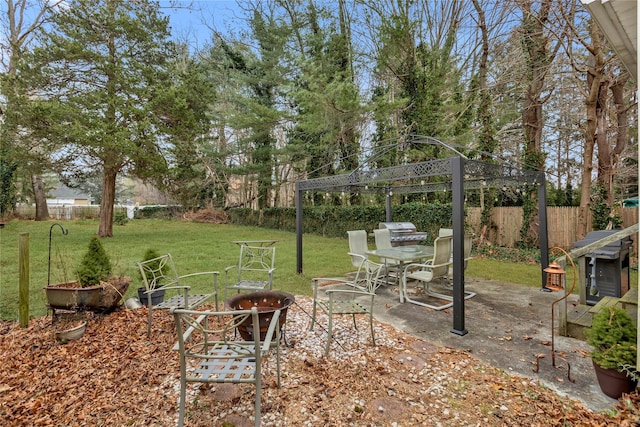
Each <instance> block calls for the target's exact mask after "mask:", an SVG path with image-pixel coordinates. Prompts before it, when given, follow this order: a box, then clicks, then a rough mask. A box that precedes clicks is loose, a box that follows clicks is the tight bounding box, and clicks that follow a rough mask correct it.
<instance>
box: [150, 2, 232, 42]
mask: <svg viewBox="0 0 640 427" xmlns="http://www.w3.org/2000/svg"><path fill="white" fill-rule="evenodd" d="M159 3H160V7H161V8H162V11H163V13H164V14H165V15H168V16H169V19H170V25H171V28H172V29H171V33H172V35H173V37H174V38H175V39H177V40H182V41H184V40H185V39H186V40H189V44H190V46H191V47H196V48H198V47H202V46H203V45H204V44H206V43H207V42H208V41H209V39H210V38H211V31H212V29H215V30H217V31H220V32H221V33H227V32H228V31H231V30H233V27H234V26H233V25H232V24H233V23H234V21H235V23H236V24H237V22H238V19H237V18H238V17H240V16H241V15H242V10H241V9H240V8H239V7H238V5H237V2H236V1H230V0H179V1H176V0H173V1H171V0H160V2H159ZM172 5H177V6H178V8H172V7H171V6H172ZM236 29H237V28H236Z"/></svg>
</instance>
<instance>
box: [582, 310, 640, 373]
mask: <svg viewBox="0 0 640 427" xmlns="http://www.w3.org/2000/svg"><path fill="white" fill-rule="evenodd" d="M585 333H586V335H587V343H589V345H591V346H592V347H593V350H592V351H591V359H593V361H594V362H595V363H596V364H597V365H599V366H601V367H603V368H605V369H616V370H618V371H622V369H623V367H624V366H629V365H631V366H635V365H636V354H637V347H636V337H637V333H638V331H637V327H636V325H635V324H634V323H633V319H631V316H630V315H629V313H627V312H626V310H623V309H621V308H619V307H615V306H613V307H605V308H603V309H602V310H601V311H600V312H599V313H597V314H596V315H595V316H593V322H592V324H591V328H590V329H587V330H586V332H585Z"/></svg>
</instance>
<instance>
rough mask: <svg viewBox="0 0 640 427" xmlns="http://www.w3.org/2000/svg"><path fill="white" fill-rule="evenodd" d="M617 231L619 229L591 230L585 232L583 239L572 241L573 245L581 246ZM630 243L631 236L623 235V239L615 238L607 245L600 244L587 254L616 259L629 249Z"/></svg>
mask: <svg viewBox="0 0 640 427" xmlns="http://www.w3.org/2000/svg"><path fill="white" fill-rule="evenodd" d="M618 231H620V230H597V231H591V232H589V233H587V235H586V236H584V239H582V240H578V241H577V242H573V246H574V247H578V248H581V247H583V246H587V245H588V244H590V243H593V242H595V241H597V240H600V239H604V238H605V237H607V236H610V235H611V234H613V233H617V232H618ZM631 243H632V242H631V238H630V237H625V238H624V239H621V240H616V241H614V242H611V243H609V244H608V245H605V246H602V247H601V248H598V249H596V250H595V251H593V252H590V253H589V255H590V256H591V257H598V258H609V259H616V258H619V257H620V256H621V255H624V254H625V253H626V252H628V251H629V247H630V246H631Z"/></svg>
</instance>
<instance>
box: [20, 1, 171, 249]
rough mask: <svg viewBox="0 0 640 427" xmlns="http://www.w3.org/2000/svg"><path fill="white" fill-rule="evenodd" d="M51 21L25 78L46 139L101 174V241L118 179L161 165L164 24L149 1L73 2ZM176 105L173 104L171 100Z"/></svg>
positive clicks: (167, 48) (108, 230) (107, 231)
mask: <svg viewBox="0 0 640 427" xmlns="http://www.w3.org/2000/svg"><path fill="white" fill-rule="evenodd" d="M64 5H65V7H64V8H63V7H60V8H58V10H57V11H56V13H55V14H53V16H52V22H51V25H50V26H48V27H47V28H46V30H43V31H42V33H41V40H40V44H39V46H38V48H36V49H35V50H34V52H33V56H31V57H30V59H29V60H28V61H26V62H25V68H24V69H23V73H25V76H26V75H27V74H28V76H29V81H30V83H32V84H33V86H34V88H37V89H38V97H37V98H34V99H33V103H34V104H35V105H37V106H39V107H40V108H41V113H42V114H43V115H44V116H45V118H47V117H48V118H49V119H50V120H48V121H47V126H43V127H42V130H43V132H44V131H46V133H47V134H48V138H49V139H50V140H58V141H64V143H65V147H64V150H63V151H66V152H74V153H76V154H77V166H78V167H79V168H80V169H84V170H101V171H102V187H103V192H102V198H101V203H100V205H101V209H100V225H99V228H98V235H99V236H100V237H107V236H111V235H112V233H113V204H114V198H115V185H116V177H117V175H118V174H119V173H121V172H123V171H126V170H128V169H130V168H132V167H133V166H134V165H135V164H136V163H138V164H144V165H146V166H154V168H155V167H164V166H166V160H165V159H164V157H163V135H162V134H161V132H162V129H163V127H162V126H160V124H161V121H160V115H159V114H158V111H157V109H156V107H157V105H156V104H155V102H156V101H157V99H158V98H162V96H163V94H164V93H165V92H166V91H167V90H169V88H170V87H171V82H170V80H169V78H168V77H169V76H168V74H167V72H166V61H167V58H170V57H171V56H172V52H171V47H172V44H171V43H170V42H169V40H168V36H169V30H168V19H167V18H165V17H162V16H161V15H160V13H159V10H158V4H157V3H156V2H152V1H146V0H140V1H135V2H128V1H119V0H72V1H69V2H67V3H65V4H64ZM176 102H177V100H176Z"/></svg>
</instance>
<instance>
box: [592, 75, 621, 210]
mask: <svg viewBox="0 0 640 427" xmlns="http://www.w3.org/2000/svg"><path fill="white" fill-rule="evenodd" d="M628 80H629V74H628V73H626V72H623V73H622V74H621V75H619V76H618V77H617V78H615V79H614V80H613V82H612V83H611V86H610V89H611V94H612V95H613V103H614V105H615V107H616V124H617V126H616V137H615V145H613V147H607V149H608V151H609V156H608V157H607V158H600V152H601V151H600V146H599V145H598V170H600V164H601V163H603V164H604V163H605V162H606V165H607V166H608V168H607V172H608V173H607V174H606V175H605V176H603V182H604V183H605V185H606V186H607V187H606V188H607V191H608V193H607V204H608V205H609V206H611V207H613V204H614V200H615V191H614V182H613V180H614V176H615V172H616V170H617V169H618V161H619V160H620V154H622V152H623V151H624V149H625V147H626V145H627V141H628V140H629V120H628V111H629V109H628V107H627V103H626V102H625V100H624V87H625V85H626V84H627V81H628ZM603 166H604V165H603ZM605 180H606V181H605Z"/></svg>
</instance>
